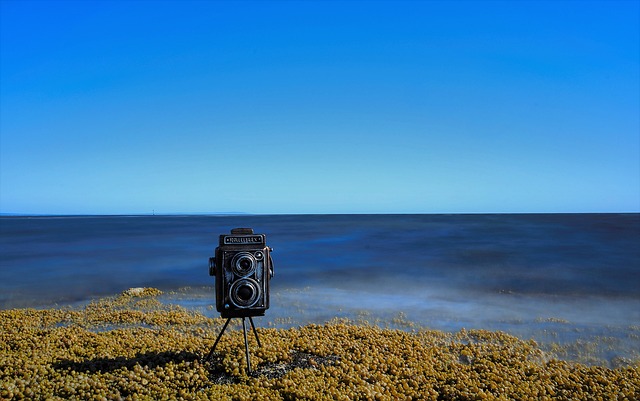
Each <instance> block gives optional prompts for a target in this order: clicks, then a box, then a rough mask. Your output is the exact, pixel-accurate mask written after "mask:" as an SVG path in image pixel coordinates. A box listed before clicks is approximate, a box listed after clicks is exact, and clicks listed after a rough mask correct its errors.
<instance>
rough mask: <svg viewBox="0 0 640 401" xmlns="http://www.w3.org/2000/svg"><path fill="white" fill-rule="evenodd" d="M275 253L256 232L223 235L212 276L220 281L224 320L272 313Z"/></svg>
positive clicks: (219, 304) (219, 307)
mask: <svg viewBox="0 0 640 401" xmlns="http://www.w3.org/2000/svg"><path fill="white" fill-rule="evenodd" d="M271 251H272V249H271V248H270V247H268V246H267V244H266V236H265V235H264V234H254V233H253V229H252V228H234V229H233V230H231V234H230V235H225V234H223V235H220V244H219V246H218V247H217V248H216V253H215V257H213V258H209V275H211V276H215V277H216V309H217V310H218V312H220V314H221V315H222V317H223V318H232V317H251V316H263V315H264V312H265V311H266V310H267V309H269V281H270V280H271V277H273V262H272V260H271Z"/></svg>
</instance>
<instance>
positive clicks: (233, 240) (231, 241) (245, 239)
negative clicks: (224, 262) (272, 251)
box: [224, 235, 264, 245]
mask: <svg viewBox="0 0 640 401" xmlns="http://www.w3.org/2000/svg"><path fill="white" fill-rule="evenodd" d="M224 244H225V245H238V244H264V238H263V237H262V235H225V236H224Z"/></svg>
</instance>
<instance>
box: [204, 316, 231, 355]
mask: <svg viewBox="0 0 640 401" xmlns="http://www.w3.org/2000/svg"><path fill="white" fill-rule="evenodd" d="M230 321H231V318H228V319H227V321H226V322H225V323H224V326H222V330H221V331H220V334H218V338H216V342H215V343H213V347H211V351H209V355H207V359H205V360H206V361H208V360H209V359H211V355H213V353H214V352H215V350H216V347H217V346H218V341H220V338H221V337H222V335H223V334H224V331H225V330H226V329H227V326H228V325H229V322H230Z"/></svg>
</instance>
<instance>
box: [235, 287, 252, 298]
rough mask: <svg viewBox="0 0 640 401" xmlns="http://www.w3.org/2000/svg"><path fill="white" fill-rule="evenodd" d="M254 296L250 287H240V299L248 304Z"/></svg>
mask: <svg viewBox="0 0 640 401" xmlns="http://www.w3.org/2000/svg"><path fill="white" fill-rule="evenodd" d="M252 296H253V288H251V287H249V286H248V285H243V286H240V287H238V299H240V300H241V301H243V302H247V301H248V300H250V299H251V297H252Z"/></svg>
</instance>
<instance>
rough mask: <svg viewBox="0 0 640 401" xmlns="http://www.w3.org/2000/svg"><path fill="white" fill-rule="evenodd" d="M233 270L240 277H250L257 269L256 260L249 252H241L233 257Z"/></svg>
mask: <svg viewBox="0 0 640 401" xmlns="http://www.w3.org/2000/svg"><path fill="white" fill-rule="evenodd" d="M231 268H232V269H233V272H234V273H235V274H237V275H238V276H242V277H245V276H248V275H250V274H251V273H253V272H254V270H255V269H256V259H255V258H254V257H253V255H252V254H250V253H249V252H240V253H238V254H236V255H235V256H234V257H233V260H232V261H231Z"/></svg>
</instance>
